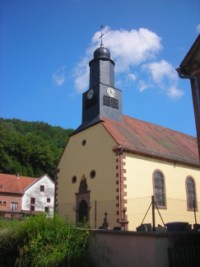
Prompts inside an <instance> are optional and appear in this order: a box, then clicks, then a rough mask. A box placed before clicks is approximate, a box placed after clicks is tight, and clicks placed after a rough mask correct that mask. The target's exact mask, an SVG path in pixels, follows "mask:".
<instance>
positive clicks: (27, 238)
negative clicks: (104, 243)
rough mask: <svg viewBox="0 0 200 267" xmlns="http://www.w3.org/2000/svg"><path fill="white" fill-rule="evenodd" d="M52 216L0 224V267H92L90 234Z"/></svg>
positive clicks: (85, 228) (83, 226) (84, 229)
mask: <svg viewBox="0 0 200 267" xmlns="http://www.w3.org/2000/svg"><path fill="white" fill-rule="evenodd" d="M81 227H82V228H81V229H80V228H77V227H75V226H74V225H73V224H72V223H70V222H68V221H67V222H66V221H64V220H63V219H61V218H59V217H58V216H55V217H54V218H53V219H51V218H46V217H45V216H43V215H40V216H34V217H30V218H27V219H25V220H23V221H10V222H8V221H5V222H1V223H0V266H4V267H14V266H16V267H26V266H27V267H56V266H59V267H64V266H65V267H68V266H73V267H86V266H91V267H92V266H94V265H93V263H92V262H91V259H90V257H89V253H88V248H87V245H88V237H89V231H88V228H87V226H86V224H84V225H81Z"/></svg>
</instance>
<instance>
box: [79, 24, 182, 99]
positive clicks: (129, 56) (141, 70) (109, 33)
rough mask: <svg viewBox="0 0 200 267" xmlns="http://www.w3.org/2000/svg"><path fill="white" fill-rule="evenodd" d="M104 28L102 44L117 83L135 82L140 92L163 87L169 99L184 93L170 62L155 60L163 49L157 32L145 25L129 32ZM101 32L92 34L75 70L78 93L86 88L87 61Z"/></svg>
mask: <svg viewBox="0 0 200 267" xmlns="http://www.w3.org/2000/svg"><path fill="white" fill-rule="evenodd" d="M103 31H104V33H105V34H104V36H103V44H104V45H105V47H107V48H109V49H110V52H111V58H112V59H113V60H114V61H115V63H116V64H115V74H116V85H118V86H119V85H120V86H121V84H122V86H123V85H126V86H128V87H131V86H132V85H133V82H135V84H136V85H137V86H138V90H139V91H140V92H144V91H145V90H147V89H148V88H150V87H151V88H153V87H156V88H158V89H161V90H163V91H164V93H165V94H166V95H168V96H169V97H170V98H178V97H181V96H182V95H183V92H182V91H181V90H180V89H178V88H177V84H178V75H177V73H176V71H175V69H174V68H173V67H172V65H171V64H170V63H169V62H167V61H166V60H163V59H162V60H160V61H156V60H157V57H158V56H159V52H160V51H161V49H162V45H161V38H160V37H159V36H158V35H157V34H156V33H154V32H152V31H150V30H148V29H145V28H140V29H138V30H136V29H131V30H130V31H128V30H124V29H120V30H112V29H110V28H109V27H105V28H104V30H103ZM100 35H101V32H100V31H98V32H96V33H95V34H94V35H93V37H92V39H91V43H90V45H89V46H88V48H87V49H86V53H85V56H84V57H83V59H82V60H81V61H80V62H79V63H78V64H77V66H76V67H75V69H74V85H75V88H76V90H77V91H78V92H83V91H84V90H86V89H87V88H88V85H89V67H88V63H89V61H90V60H91V59H92V58H93V52H94V51H95V49H96V48H97V47H99V45H100V39H99V36H100ZM135 68H137V76H136V75H135V74H134V72H135ZM145 80H146V81H145ZM122 81H123V82H122ZM134 88H135V87H134Z"/></svg>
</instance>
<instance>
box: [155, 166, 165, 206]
mask: <svg viewBox="0 0 200 267" xmlns="http://www.w3.org/2000/svg"><path fill="white" fill-rule="evenodd" d="M153 186H154V200H155V202H156V205H157V206H158V207H159V208H165V207H166V200H165V183H164V176H163V174H162V172H161V171H155V172H154V174H153Z"/></svg>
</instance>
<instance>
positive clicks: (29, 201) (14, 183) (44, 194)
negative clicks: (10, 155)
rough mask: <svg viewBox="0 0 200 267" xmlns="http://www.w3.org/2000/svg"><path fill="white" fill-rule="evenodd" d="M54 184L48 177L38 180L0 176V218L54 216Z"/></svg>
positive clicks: (44, 176) (8, 175)
mask: <svg viewBox="0 0 200 267" xmlns="http://www.w3.org/2000/svg"><path fill="white" fill-rule="evenodd" d="M54 194H55V184H54V182H53V181H52V180H51V179H50V177H49V176H48V175H46V174H45V175H43V176H42V177H40V178H33V177H24V176H19V175H17V176H16V175H10V174H0V216H1V217H7V218H9V217H12V218H13V217H15V218H20V217H22V216H23V215H24V214H36V213H44V212H45V213H46V214H48V216H53V214H54Z"/></svg>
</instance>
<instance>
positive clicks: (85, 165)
mask: <svg viewBox="0 0 200 267" xmlns="http://www.w3.org/2000/svg"><path fill="white" fill-rule="evenodd" d="M83 142H85V145H83ZM115 146H116V143H115V141H114V140H113V138H112V137H111V136H110V135H109V134H108V132H107V131H106V129H105V128H104V127H103V125H102V124H101V123H99V124H96V125H94V126H92V127H90V128H87V129H85V130H83V131H81V132H79V133H77V134H75V135H73V136H71V138H70V139H69V142H68V144H67V146H66V148H65V150H64V153H63V155H62V157H61V160H60V162H59V165H58V168H59V170H60V171H59V173H58V190H57V202H58V212H59V214H60V215H62V216H63V217H66V216H68V217H69V219H70V220H72V221H75V218H76V214H75V207H76V193H77V192H78V191H79V185H80V181H81V178H82V177H83V176H85V178H86V180H87V185H88V190H89V191H90V226H91V227H97V228H98V227H99V226H101V225H102V223H103V219H104V213H105V212H107V213H108V221H109V225H110V227H113V226H115V225H116V157H115V153H114V152H113V147H115ZM93 170H94V171H95V172H96V176H95V178H93V179H92V178H91V177H90V172H91V171H93ZM73 176H76V177H77V181H76V183H74V184H73V183H72V177H73ZM95 209H96V221H95Z"/></svg>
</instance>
